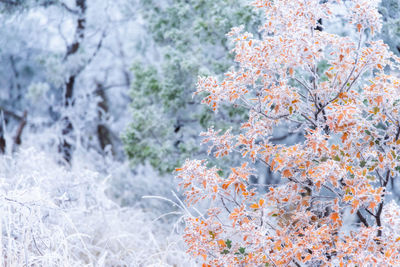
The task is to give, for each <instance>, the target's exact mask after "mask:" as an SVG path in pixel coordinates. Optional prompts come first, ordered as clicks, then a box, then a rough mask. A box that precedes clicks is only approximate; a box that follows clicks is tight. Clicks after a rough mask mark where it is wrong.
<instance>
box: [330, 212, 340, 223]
mask: <svg viewBox="0 0 400 267" xmlns="http://www.w3.org/2000/svg"><path fill="white" fill-rule="evenodd" d="M331 220H332V221H334V222H335V223H336V222H337V221H338V220H339V213H337V212H334V213H332V214H331Z"/></svg>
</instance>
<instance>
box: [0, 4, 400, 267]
mask: <svg viewBox="0 0 400 267" xmlns="http://www.w3.org/2000/svg"><path fill="white" fill-rule="evenodd" d="M380 12H381V14H382V19H383V21H384V27H383V32H382V34H381V36H380V38H382V39H383V40H384V41H385V42H386V43H387V44H388V45H389V46H390V48H391V49H392V51H393V52H395V53H396V54H397V55H399V51H400V1H398V0H383V1H382V3H381V5H380ZM259 19H260V14H256V13H254V11H253V9H252V8H251V7H249V6H248V1H246V0H218V1H215V0H0V25H1V26H0V154H1V155H0V228H1V230H2V234H1V235H0V243H1V245H2V248H0V254H1V255H0V265H2V266H5V265H7V266H24V265H26V266H28V265H29V266H32V265H38V266H84V265H88V266H151V265H153V266H196V262H195V261H194V260H192V259H191V258H190V257H189V256H188V255H186V253H185V250H186V249H185V246H184V243H183V242H182V237H181V231H182V229H183V227H184V225H183V222H182V221H181V217H182V215H183V214H184V213H185V212H188V211H187V209H186V207H185V205H184V204H183V203H182V202H181V200H180V199H181V196H180V194H179V191H177V186H176V182H175V181H174V178H173V171H174V169H175V168H176V167H178V166H180V164H182V163H183V161H184V160H185V159H186V158H189V157H190V158H199V159H202V158H205V157H206V155H207V147H206V146H201V145H200V143H201V140H202V138H201V137H200V136H199V133H200V132H202V131H204V130H206V129H207V128H209V127H211V126H215V128H216V129H225V130H226V129H230V128H231V129H232V131H235V130H237V129H238V128H239V125H240V124H239V122H240V121H242V120H243V118H244V116H245V115H244V114H245V113H244V112H241V111H240V109H239V111H238V109H232V108H229V107H224V108H222V109H221V110H220V111H219V113H217V114H214V113H212V112H211V111H210V110H209V108H208V107H205V106H203V105H201V104H200V101H201V97H200V96H196V97H192V94H193V93H194V91H195V88H196V81H197V77H198V76H199V75H200V76H202V75H210V74H216V75H221V76H222V75H223V73H224V72H226V71H228V66H232V65H233V64H234V62H233V55H232V54H231V53H229V51H230V50H231V49H232V47H231V44H230V43H228V42H227V39H226V36H225V34H226V33H228V32H229V31H230V29H231V28H232V27H234V26H238V25H244V27H245V29H246V30H247V31H249V32H253V33H255V34H256V33H257V29H258V26H259V25H260V23H261V22H260V21H259ZM341 23H342V22H341V21H337V23H333V24H331V25H324V22H322V25H324V26H325V27H326V29H329V30H330V31H334V32H336V33H341V32H340V31H343V30H345V29H344V28H343V27H341V25H342V24H341ZM324 30H325V29H324ZM343 34H344V33H343ZM275 135H276V136H275V137H274V141H275V142H276V143H286V144H290V143H294V142H297V141H299V140H301V139H302V138H303V137H302V134H301V133H300V132H298V131H296V127H295V125H287V127H285V128H282V129H278V130H277V131H276V133H275ZM224 160H225V161H226V159H224ZM230 160H231V161H235V160H237V159H235V158H231V159H230ZM212 164H217V165H218V166H220V167H221V172H224V166H229V165H230V164H229V162H212ZM255 167H256V168H257V169H258V170H259V175H258V176H257V177H254V181H253V182H254V183H258V184H273V183H278V181H279V180H278V178H279V177H274V176H273V175H272V174H271V173H270V171H269V170H268V169H265V167H262V166H255ZM392 187H393V189H394V185H392ZM399 194H400V192H399ZM399 194H397V192H395V195H396V196H397V195H399ZM397 197H398V196H397Z"/></svg>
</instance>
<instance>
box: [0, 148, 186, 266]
mask: <svg viewBox="0 0 400 267" xmlns="http://www.w3.org/2000/svg"><path fill="white" fill-rule="evenodd" d="M77 166H78V167H75V168H74V167H72V168H71V169H70V170H67V169H65V168H63V167H60V166H59V165H57V163H56V162H54V161H53V160H52V157H50V156H49V155H46V154H45V153H42V152H38V151H36V150H35V149H25V150H22V151H20V153H18V154H17V155H15V156H14V157H9V156H1V157H0V228H1V231H2V234H1V235H0V243H1V248H2V249H0V265H1V266H149V265H154V266H168V265H175V266H177V265H178V266H190V265H193V264H194V263H193V262H190V259H189V258H188V257H187V256H186V254H185V251H184V249H182V248H181V241H180V239H179V238H177V236H178V235H175V233H174V230H175V228H174V227H173V225H166V226H167V227H169V228H171V229H167V227H165V225H164V227H163V226H162V225H161V224H160V223H158V221H153V220H152V219H151V217H154V215H153V214H152V213H150V212H144V211H143V209H140V208H121V207H120V206H118V205H117V204H116V203H114V202H113V201H111V200H110V199H109V198H108V197H107V196H106V194H105V191H106V189H107V187H108V184H109V180H110V179H107V177H102V176H101V175H100V174H99V173H97V172H94V171H91V170H89V169H87V168H84V167H82V165H77ZM108 178H110V177H108Z"/></svg>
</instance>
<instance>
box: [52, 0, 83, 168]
mask: <svg viewBox="0 0 400 267" xmlns="http://www.w3.org/2000/svg"><path fill="white" fill-rule="evenodd" d="M75 5H76V7H77V8H78V10H79V14H78V19H77V21H76V29H75V38H74V42H73V43H72V44H71V45H69V46H68V47H67V52H66V54H65V57H64V60H67V59H68V57H70V56H72V55H74V54H76V53H77V52H78V50H79V48H80V46H81V43H82V41H83V39H84V37H85V27H86V8H87V7H86V0H75ZM77 75H78V73H76V72H73V73H70V76H69V77H68V79H67V82H66V84H65V91H64V107H65V108H66V109H68V108H70V107H71V106H73V104H74V103H73V96H74V88H75V81H76V76H77ZM62 122H63V126H62V127H63V128H62V141H61V144H60V145H59V151H60V153H61V154H62V156H63V158H64V160H65V161H66V162H67V163H70V162H71V159H72V144H71V143H70V142H69V140H68V137H70V136H71V135H72V132H73V130H74V128H73V125H72V123H71V120H70V118H69V117H68V116H64V117H63V118H62Z"/></svg>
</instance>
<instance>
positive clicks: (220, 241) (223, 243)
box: [218, 239, 226, 247]
mask: <svg viewBox="0 0 400 267" xmlns="http://www.w3.org/2000/svg"><path fill="white" fill-rule="evenodd" d="M218 245H220V246H221V247H226V244H225V241H224V240H222V239H220V240H218Z"/></svg>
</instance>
